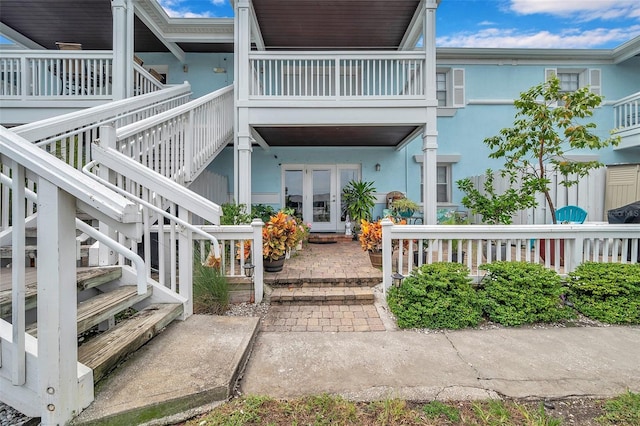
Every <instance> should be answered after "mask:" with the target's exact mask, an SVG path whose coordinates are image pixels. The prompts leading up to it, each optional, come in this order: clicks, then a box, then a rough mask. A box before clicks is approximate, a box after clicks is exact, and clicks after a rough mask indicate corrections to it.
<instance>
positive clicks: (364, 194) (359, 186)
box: [342, 180, 376, 236]
mask: <svg viewBox="0 0 640 426" xmlns="http://www.w3.org/2000/svg"><path fill="white" fill-rule="evenodd" d="M375 192H376V189H375V188H374V186H373V182H365V181H357V180H352V181H350V182H349V183H348V184H347V186H345V187H344V189H343V190H342V202H343V205H344V206H345V207H344V208H345V210H346V211H345V212H344V213H346V214H348V215H349V218H350V219H351V222H352V223H353V224H354V231H355V232H354V236H355V235H356V234H357V232H358V231H359V229H358V228H359V227H360V223H361V222H362V220H367V221H369V220H371V211H372V210H373V207H374V206H375V202H376V197H375V195H374V194H375Z"/></svg>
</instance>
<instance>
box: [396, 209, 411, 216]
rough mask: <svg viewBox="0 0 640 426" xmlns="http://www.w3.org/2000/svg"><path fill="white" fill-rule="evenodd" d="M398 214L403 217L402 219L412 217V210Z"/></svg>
mask: <svg viewBox="0 0 640 426" xmlns="http://www.w3.org/2000/svg"><path fill="white" fill-rule="evenodd" d="M398 213H399V214H400V217H404V218H408V217H411V216H413V210H403V211H401V212H398Z"/></svg>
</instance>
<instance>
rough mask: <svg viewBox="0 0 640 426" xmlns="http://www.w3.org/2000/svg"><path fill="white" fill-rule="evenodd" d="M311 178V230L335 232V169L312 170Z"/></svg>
mask: <svg viewBox="0 0 640 426" xmlns="http://www.w3.org/2000/svg"><path fill="white" fill-rule="evenodd" d="M309 176H310V178H311V182H310V186H311V212H312V214H311V218H312V219H311V229H312V230H314V231H335V230H336V193H335V167H323V168H312V169H311V170H310V173H309Z"/></svg>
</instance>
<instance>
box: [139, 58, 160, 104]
mask: <svg viewBox="0 0 640 426" xmlns="http://www.w3.org/2000/svg"><path fill="white" fill-rule="evenodd" d="M164 87H165V85H164V84H163V83H162V82H161V81H160V80H158V79H157V78H156V77H154V76H153V75H152V74H151V73H150V72H149V71H147V70H146V69H144V68H143V67H142V65H140V64H136V63H134V64H133V95H134V96H140V95H145V94H147V93H152V92H156V91H158V90H162V89H163V88H164Z"/></svg>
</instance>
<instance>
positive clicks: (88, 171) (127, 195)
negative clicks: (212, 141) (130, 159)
mask: <svg viewBox="0 0 640 426" xmlns="http://www.w3.org/2000/svg"><path fill="white" fill-rule="evenodd" d="M115 155H119V156H121V157H123V158H125V159H126V158H127V157H125V156H124V155H122V154H120V153H119V152H117V151H116V152H115ZM98 164H99V162H98V161H97V160H93V161H92V162H90V163H89V164H87V165H86V166H84V167H83V168H82V171H83V173H85V174H86V175H87V176H90V177H91V178H92V179H95V180H96V181H98V182H100V183H101V184H103V185H104V186H106V187H107V188H109V189H111V190H113V191H115V192H117V193H119V194H120V195H122V196H123V197H125V198H128V199H130V200H132V201H134V202H136V203H139V204H141V205H143V206H145V207H146V208H148V209H149V210H153V211H154V212H156V213H157V214H159V215H161V216H163V217H164V218H165V219H169V220H172V221H174V222H176V223H178V224H179V225H180V226H183V227H185V228H186V229H188V230H189V231H191V232H193V233H194V234H198V235H200V236H201V237H203V238H205V239H208V240H209V241H210V242H211V243H213V250H214V255H215V257H216V258H219V257H220V246H219V244H218V240H217V239H216V237H214V236H212V235H210V234H208V233H206V232H204V231H203V230H202V229H200V228H199V227H197V226H195V225H192V224H190V223H189V222H186V221H184V220H182V219H180V218H179V217H177V216H175V215H172V214H170V213H168V212H166V211H165V210H163V209H161V208H159V207H156V206H154V205H153V204H151V203H148V202H146V201H145V200H143V199H142V198H140V197H136V196H134V195H133V194H131V193H130V192H127V191H125V190H123V189H121V188H119V187H117V186H116V185H113V184H112V183H110V182H108V181H107V180H105V179H102V178H101V177H100V176H97V175H96V174H95V173H93V172H92V171H91V169H93V168H94V167H95V166H96V165H98ZM138 167H140V166H139V165H138ZM158 178H159V179H162V178H163V177H162V176H158ZM169 182H172V181H169ZM172 183H173V182H172ZM182 189H183V190H184V188H182ZM87 226H88V225H87ZM89 228H91V227H89ZM84 229H86V228H85V227H83V229H81V230H82V231H84ZM91 229H92V230H94V231H95V229H94V228H91ZM87 234H89V236H91V237H92V238H95V239H96V240H97V239H98V238H96V237H94V236H93V234H91V233H89V232H87ZM107 245H108V244H107ZM110 247H111V246H110ZM123 247H124V246H123ZM112 248H113V247H112ZM114 250H115V248H114ZM138 257H139V256H138ZM140 260H141V261H142V258H140ZM142 262H143V267H144V261H142Z"/></svg>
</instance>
